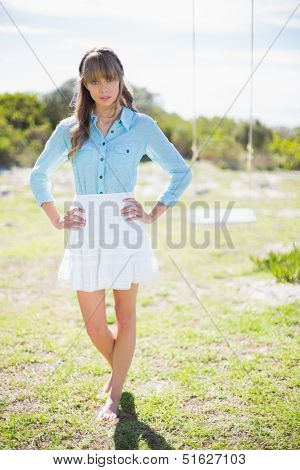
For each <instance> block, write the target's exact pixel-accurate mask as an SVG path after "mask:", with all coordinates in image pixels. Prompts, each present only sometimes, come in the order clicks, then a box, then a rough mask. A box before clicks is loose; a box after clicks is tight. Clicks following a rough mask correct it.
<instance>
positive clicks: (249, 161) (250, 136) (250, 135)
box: [247, 0, 254, 207]
mask: <svg viewBox="0 0 300 470" xmlns="http://www.w3.org/2000/svg"><path fill="white" fill-rule="evenodd" d="M253 15H254V0H251V55H250V71H251V75H250V76H251V80H250V111H249V129H248V144H247V150H248V153H247V175H248V200H249V206H250V207H253V204H252V197H251V195H252V162H253V154H254V149H253V55H254V47H253V40H254V34H253V30H254V21H253Z"/></svg>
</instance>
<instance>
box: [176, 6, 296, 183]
mask: <svg viewBox="0 0 300 470" xmlns="http://www.w3.org/2000/svg"><path fill="white" fill-rule="evenodd" d="M299 6H300V2H299V3H298V4H297V5H296V7H295V8H294V10H293V11H292V12H291V14H290V15H289V17H288V18H287V20H286V21H285V23H284V24H283V26H282V27H281V29H280V31H279V32H278V33H277V34H276V36H275V38H274V39H273V41H272V42H271V44H270V45H269V47H268V48H267V50H266V51H265V53H264V54H263V56H262V57H261V58H260V60H259V61H258V63H257V65H256V67H255V68H254V70H253V72H252V74H251V75H250V77H249V78H248V79H247V80H246V82H245V83H244V84H243V86H242V87H241V89H240V90H239V92H238V93H237V95H236V97H235V98H234V100H233V101H232V103H231V104H230V106H229V107H228V108H227V110H226V111H225V113H224V115H223V117H222V118H220V119H219V121H218V122H217V124H216V126H215V127H214V129H213V131H212V132H211V133H210V135H209V136H208V137H207V139H206V140H205V141H204V143H203V145H202V147H201V148H199V149H198V151H197V153H196V154H195V155H194V156H193V157H192V159H191V161H190V163H189V164H188V168H187V169H186V171H185V172H184V174H183V176H182V178H181V179H180V180H179V181H178V185H177V187H178V186H179V185H180V184H181V183H182V181H183V180H184V179H185V178H186V177H187V176H188V174H189V172H190V170H191V168H192V166H193V165H194V163H195V161H196V160H197V159H198V157H199V155H200V153H201V152H202V151H203V150H204V148H205V147H206V145H207V144H208V143H209V142H210V140H211V139H212V138H213V136H214V135H215V133H216V131H217V130H218V128H219V126H220V125H221V124H222V122H223V120H224V119H225V117H226V116H227V114H228V113H229V111H230V110H231V108H232V107H233V105H234V104H235V102H236V101H237V99H238V98H239V96H240V95H241V93H242V92H243V91H244V89H245V87H246V86H247V84H248V82H249V81H250V80H251V78H252V76H253V75H254V74H255V72H256V71H257V69H258V68H259V67H260V65H261V64H262V62H263V60H264V59H265V57H266V56H267V54H268V53H269V52H270V50H271V49H272V47H273V46H274V44H275V42H276V41H277V39H278V38H279V36H280V35H281V34H282V32H283V31H284V29H285V28H286V26H287V24H288V23H289V22H290V20H291V19H292V17H293V16H294V15H295V13H296V11H297V9H298V8H299ZM175 190H176V188H175Z"/></svg>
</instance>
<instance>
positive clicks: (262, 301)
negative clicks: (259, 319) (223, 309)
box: [226, 276, 300, 311]
mask: <svg viewBox="0 0 300 470" xmlns="http://www.w3.org/2000/svg"><path fill="white" fill-rule="evenodd" d="M226 287H228V288H230V289H232V298H234V303H233V304H232V306H231V307H232V308H233V309H238V310H241V309H243V310H244V309H246V308H249V309H252V310H258V311H262V310H264V308H265V307H266V306H272V307H277V306H279V305H284V304H288V303H291V302H295V301H297V300H300V285H299V284H290V283H285V282H277V281H276V279H253V278H251V279H247V278H246V277H245V276H244V277H240V278H238V279H231V280H230V281H227V282H226Z"/></svg>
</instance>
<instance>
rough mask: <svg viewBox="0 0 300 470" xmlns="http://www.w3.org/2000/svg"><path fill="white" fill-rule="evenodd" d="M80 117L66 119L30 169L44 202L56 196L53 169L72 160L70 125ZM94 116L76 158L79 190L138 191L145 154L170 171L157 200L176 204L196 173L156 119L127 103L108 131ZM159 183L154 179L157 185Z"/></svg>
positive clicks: (37, 194) (39, 199) (36, 194)
mask: <svg viewBox="0 0 300 470" xmlns="http://www.w3.org/2000/svg"><path fill="white" fill-rule="evenodd" d="M76 119H77V118H76V116H74V115H73V116H71V117H68V118H65V119H62V120H61V121H60V122H59V123H58V124H57V126H56V128H55V130H54V131H53V133H52V135H51V136H50V137H49V139H48V141H47V142H46V145H45V148H44V150H43V152H42V153H41V154H40V156H39V157H38V159H37V161H36V162H35V165H34V167H33V168H32V170H31V174H30V187H31V189H32V192H33V194H34V197H35V199H36V201H37V203H38V205H39V206H41V204H42V203H43V202H48V201H54V198H53V196H52V192H51V190H52V183H51V181H50V176H51V174H52V173H53V172H54V171H55V170H56V169H57V168H58V167H59V166H60V165H61V164H62V163H63V162H64V161H65V160H67V152H68V150H69V149H70V148H71V140H70V130H71V128H72V127H73V126H74V124H75V123H76ZM97 119H98V117H97V116H96V115H95V114H91V116H90V135H89V137H88V139H87V140H86V141H85V142H84V144H83V146H82V147H81V149H79V150H77V152H76V153H75V154H74V155H73V156H72V157H71V163H72V168H73V175H74V184H75V192H76V194H105V193H118V192H127V191H134V187H135V184H136V180H137V167H138V164H139V162H140V160H141V158H142V156H143V155H144V154H147V156H148V157H149V158H150V159H151V160H153V161H155V162H157V163H158V164H159V165H160V166H161V167H162V168H163V170H164V171H166V172H167V173H168V174H169V175H170V180H169V183H168V185H167V187H166V188H165V189H164V190H163V192H162V193H161V194H160V195H159V198H158V201H160V202H162V203H164V204H166V205H167V206H174V205H175V204H176V202H177V201H178V199H179V198H180V196H181V195H182V194H183V192H184V191H185V189H186V188H187V186H188V185H189V183H190V182H191V179H192V172H191V169H190V167H189V165H187V163H186V162H185V160H184V159H183V157H182V156H181V154H180V153H179V152H178V150H177V149H176V148H175V146H174V145H173V144H172V143H171V142H170V141H169V140H168V138H167V137H166V136H165V134H164V133H163V132H162V130H161V129H160V127H159V126H158V124H157V122H156V120H154V119H152V118H151V117H150V116H148V115H147V114H143V113H139V112H135V111H132V110H131V109H130V108H128V107H126V106H123V109H122V112H121V115H120V118H119V119H117V120H116V121H115V122H114V123H113V124H112V126H111V127H110V129H109V130H108V132H107V134H106V135H105V136H104V135H102V133H101V132H100V130H99V129H98V127H97V126H96V122H97ZM155 185H156V181H155V179H153V186H155Z"/></svg>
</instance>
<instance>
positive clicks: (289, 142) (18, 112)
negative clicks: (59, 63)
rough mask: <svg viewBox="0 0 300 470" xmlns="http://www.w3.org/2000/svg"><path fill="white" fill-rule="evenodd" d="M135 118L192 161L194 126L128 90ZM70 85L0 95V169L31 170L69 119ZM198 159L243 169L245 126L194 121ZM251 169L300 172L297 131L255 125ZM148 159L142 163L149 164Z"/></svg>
mask: <svg viewBox="0 0 300 470" xmlns="http://www.w3.org/2000/svg"><path fill="white" fill-rule="evenodd" d="M131 88H132V92H133V95H134V104H135V107H136V108H137V109H138V111H139V112H142V113H146V114H149V115H150V116H152V117H153V118H154V119H156V121H157V123H158V125H159V126H160V127H161V129H162V130H163V132H164V133H165V135H166V136H167V137H168V138H169V140H170V141H171V142H172V143H173V144H174V145H175V147H176V148H177V149H178V151H179V152H180V153H181V154H182V156H183V157H184V158H186V159H190V158H191V157H192V150H191V148H192V125H191V121H189V120H185V119H183V118H182V117H180V116H179V115H178V114H177V113H167V112H166V111H165V110H164V109H163V107H162V106H161V105H160V104H159V98H158V96H157V95H156V94H153V93H150V92H149V91H148V90H147V89H145V88H137V87H131ZM73 92H74V80H73V79H71V80H68V81H66V82H65V83H64V84H63V85H62V86H61V87H60V90H54V91H53V92H50V93H45V94H37V93H3V94H0V169H1V168H2V169H4V168H5V169H9V168H11V167H13V166H20V167H32V166H33V165H34V163H35V161H36V159H37V157H38V155H39V154H40V153H41V152H42V150H43V148H44V145H45V143H46V141H47V140H48V138H49V136H50V135H51V133H52V131H53V130H54V128H55V126H56V124H57V123H58V122H59V121H60V120H61V119H63V118H65V117H67V116H70V115H71V114H72V112H73V108H71V107H70V102H71V99H72V96H73ZM196 128H197V136H198V144H199V147H200V149H201V151H200V154H199V159H200V160H201V159H205V160H209V161H211V162H213V163H214V164H216V165H218V166H219V167H221V168H230V169H236V170H241V169H245V168H246V158H247V143H248V132H249V124H248V122H247V121H244V120H235V119H231V118H228V117H225V118H224V119H221V117H218V116H215V117H213V118H207V117H204V116H199V117H198V118H197V121H196ZM253 148H254V156H253V168H255V169H263V170H274V169H277V168H283V169H286V170H299V169H300V126H298V127H294V128H288V127H277V128H270V127H267V126H265V125H264V124H263V123H262V122H260V121H259V120H258V119H256V120H255V121H254V123H253ZM147 158H148V157H147V156H145V157H143V160H144V159H147Z"/></svg>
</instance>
